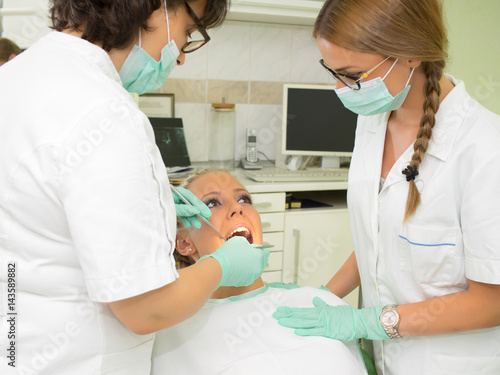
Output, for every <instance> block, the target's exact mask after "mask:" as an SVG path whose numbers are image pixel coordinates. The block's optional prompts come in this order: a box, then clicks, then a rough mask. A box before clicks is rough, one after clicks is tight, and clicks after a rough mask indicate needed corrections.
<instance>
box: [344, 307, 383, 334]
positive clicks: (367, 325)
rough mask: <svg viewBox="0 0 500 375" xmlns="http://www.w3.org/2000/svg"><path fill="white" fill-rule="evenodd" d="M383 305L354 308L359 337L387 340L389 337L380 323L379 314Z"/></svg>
mask: <svg viewBox="0 0 500 375" xmlns="http://www.w3.org/2000/svg"><path fill="white" fill-rule="evenodd" d="M383 308H384V306H371V307H368V308H365V309H355V310H353V311H354V312H353V314H354V315H355V322H357V323H358V324H357V327H356V332H357V336H358V337H359V338H366V339H369V340H389V339H390V337H389V336H388V335H387V333H386V332H385V330H384V327H382V324H381V323H380V314H381V313H382V309H383Z"/></svg>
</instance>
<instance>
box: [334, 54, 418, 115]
mask: <svg viewBox="0 0 500 375" xmlns="http://www.w3.org/2000/svg"><path fill="white" fill-rule="evenodd" d="M397 61H398V60H397V59H396V61H394V64H392V66H391V69H389V71H388V72H387V74H386V75H385V76H384V78H380V77H377V78H375V79H372V80H369V81H366V82H361V88H360V89H359V90H352V89H350V88H349V87H347V86H346V87H342V88H341V89H337V90H335V92H336V93H337V96H338V97H339V99H340V101H341V102H342V104H344V107H346V108H347V109H349V110H351V111H352V112H354V113H357V114H358V115H362V116H371V115H377V114H380V113H384V112H388V111H394V110H396V109H398V108H399V107H401V105H402V104H403V103H404V101H405V99H406V96H407V95H408V92H409V91H410V88H411V85H409V83H410V79H411V76H412V75H413V72H414V70H415V68H413V69H412V71H411V73H410V78H408V81H407V82H406V86H405V88H404V89H403V90H401V92H400V93H399V94H397V95H396V96H392V95H391V94H390V93H389V90H388V89H387V86H386V85H385V83H384V79H385V78H386V77H387V76H388V75H389V73H390V72H391V70H392V68H394V65H396V62H397Z"/></svg>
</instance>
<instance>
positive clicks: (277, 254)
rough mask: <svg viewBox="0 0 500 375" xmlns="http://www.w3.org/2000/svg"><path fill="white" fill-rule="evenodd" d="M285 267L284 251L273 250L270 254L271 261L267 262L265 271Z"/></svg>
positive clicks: (278, 269)
mask: <svg viewBox="0 0 500 375" xmlns="http://www.w3.org/2000/svg"><path fill="white" fill-rule="evenodd" d="M282 269H283V251H271V254H270V255H269V262H268V263H267V266H266V268H264V272H265V271H281V270H282Z"/></svg>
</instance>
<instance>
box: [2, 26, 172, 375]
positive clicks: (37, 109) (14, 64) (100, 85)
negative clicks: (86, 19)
mask: <svg viewBox="0 0 500 375" xmlns="http://www.w3.org/2000/svg"><path fill="white" fill-rule="evenodd" d="M0 82H1V85H0V103H1V107H2V109H1V111H0V134H1V136H0V186H1V191H0V194H1V195H0V259H1V266H0V287H1V289H0V291H1V293H2V294H1V297H0V299H1V300H2V302H3V301H4V298H5V296H6V273H7V262H13V263H16V278H17V281H16V289H17V297H16V301H15V309H16V311H17V317H16V319H17V322H16V323H17V326H16V331H15V333H16V342H17V344H16V346H15V364H16V368H15V369H14V368H12V367H11V366H8V362H11V360H10V359H7V358H6V354H7V353H8V352H7V348H8V347H9V345H10V342H9V341H10V340H8V339H7V331H8V330H9V329H10V326H9V324H7V319H8V318H9V317H10V316H8V315H7V313H8V311H9V310H8V307H7V304H5V303H1V304H0V318H1V319H0V349H1V350H0V372H1V373H2V374H5V373H7V374H8V373H10V372H9V370H11V371H12V373H17V372H15V371H14V370H17V371H19V373H22V374H50V375H57V374H82V375H89V374H92V375H97V374H120V375H123V374H131V375H137V374H146V373H148V372H149V368H150V355H151V350H152V344H153V335H144V336H140V335H135V334H133V333H132V332H131V331H130V330H128V329H127V328H126V327H125V326H123V325H122V324H121V323H120V322H119V321H118V320H117V319H116V318H115V316H114V315H113V314H112V312H111V311H110V309H109V307H108V305H107V302H110V301H116V300H121V299H124V298H128V297H132V296H135V295H138V294H142V293H145V292H147V291H150V290H153V289H156V288H159V287H161V286H163V285H165V284H168V283H170V282H172V281H174V280H175V279H176V278H177V277H178V274H177V272H176V270H175V263H174V260H173V257H172V252H173V244H174V236H175V208H174V206H173V201H172V197H171V193H170V190H169V189H168V178H167V175H166V171H165V167H164V165H163V162H162V159H161V155H160V153H159V151H158V149H157V147H156V146H155V142H154V135H153V131H152V129H151V125H150V123H149V121H148V119H147V117H146V116H145V115H144V114H143V113H142V112H140V111H139V109H138V108H137V105H136V104H135V102H134V101H133V99H132V97H131V96H130V95H129V94H128V93H127V92H126V91H125V90H124V89H123V87H122V85H121V81H120V78H119V76H118V73H117V71H116V69H115V68H114V66H113V64H112V62H111V60H110V59H109V56H108V55H107V53H105V52H104V51H103V50H102V49H101V48H99V47H97V46H95V45H93V44H91V43H88V42H86V41H84V40H82V39H79V38H75V37H73V36H69V35H66V34H62V33H59V32H53V33H50V34H48V35H47V36H46V37H44V38H42V39H41V40H40V41H39V42H38V43H36V44H35V45H33V46H32V47H31V48H30V49H28V50H27V51H26V52H24V53H22V54H21V55H19V56H18V57H16V59H15V60H13V61H11V62H9V63H8V64H5V65H4V66H2V67H1V68H0Z"/></svg>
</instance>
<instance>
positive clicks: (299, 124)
mask: <svg viewBox="0 0 500 375" xmlns="http://www.w3.org/2000/svg"><path fill="white" fill-rule="evenodd" d="M357 117H358V115H356V114H355V113H353V112H351V111H350V110H348V109H347V108H345V107H344V105H343V104H342V102H341V101H340V100H339V98H338V97H337V94H336V93H335V91H334V87H333V86H321V85H301V84H293V85H292V84H287V85H284V90H283V135H282V136H283V139H282V152H283V154H284V155H319V156H351V155H352V150H353V148H354V134H355V131H356V121H357Z"/></svg>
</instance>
